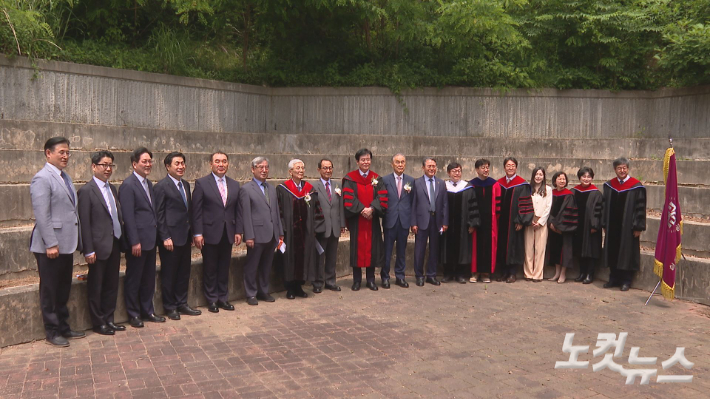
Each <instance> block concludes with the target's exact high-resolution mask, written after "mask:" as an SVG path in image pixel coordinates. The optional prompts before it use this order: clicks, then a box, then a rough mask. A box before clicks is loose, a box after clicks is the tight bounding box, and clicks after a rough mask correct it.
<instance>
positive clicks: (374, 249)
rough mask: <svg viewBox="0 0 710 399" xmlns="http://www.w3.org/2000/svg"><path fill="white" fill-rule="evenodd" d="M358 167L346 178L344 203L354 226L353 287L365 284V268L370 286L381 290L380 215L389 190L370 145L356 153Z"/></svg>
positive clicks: (351, 264) (382, 259) (349, 228)
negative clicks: (377, 275)
mask: <svg viewBox="0 0 710 399" xmlns="http://www.w3.org/2000/svg"><path fill="white" fill-rule="evenodd" d="M355 160H356V161H357V166H358V169H357V170H354V171H352V172H350V173H348V174H347V175H345V177H344V178H343V206H344V207H345V220H346V222H347V225H348V230H350V266H351V267H352V268H353V286H352V290H353V291H358V290H359V289H360V285H361V284H362V270H361V269H362V268H365V273H366V276H367V283H366V286H367V288H369V289H371V290H373V291H377V285H375V266H380V267H381V266H382V265H384V262H385V256H384V255H385V252H384V242H383V241H382V230H381V228H380V218H381V217H383V216H384V215H385V211H386V210H387V190H386V189H385V185H384V182H383V181H382V179H381V178H380V176H379V175H378V174H377V173H375V172H373V171H371V170H370V164H371V162H372V152H371V151H370V150H368V149H367V148H363V149H361V150H359V151H358V152H357V153H356V154H355Z"/></svg>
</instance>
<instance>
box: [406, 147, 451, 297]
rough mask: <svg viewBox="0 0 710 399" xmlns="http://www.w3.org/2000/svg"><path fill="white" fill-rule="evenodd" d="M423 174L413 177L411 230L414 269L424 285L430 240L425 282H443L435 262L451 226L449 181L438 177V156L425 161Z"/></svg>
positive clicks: (420, 284)
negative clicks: (444, 234) (414, 178)
mask: <svg viewBox="0 0 710 399" xmlns="http://www.w3.org/2000/svg"><path fill="white" fill-rule="evenodd" d="M422 169H423V170H424V176H422V177H420V178H418V179H416V180H415V181H414V187H413V189H412V193H413V194H414V199H413V200H412V220H411V221H410V223H411V225H412V232H413V233H414V273H415V274H416V276H417V285H418V286H420V287H421V286H423V285H424V254H425V252H426V244H427V240H429V260H428V262H427V267H426V282H427V283H429V284H432V285H440V284H441V283H440V282H439V281H438V280H437V279H436V264H437V262H438V261H439V238H440V235H441V234H443V233H444V232H445V231H446V230H447V229H448V228H449V226H448V225H449V200H448V198H447V196H446V184H445V183H444V181H443V180H441V179H439V178H437V177H436V171H437V167H436V159H434V158H425V159H424V161H422Z"/></svg>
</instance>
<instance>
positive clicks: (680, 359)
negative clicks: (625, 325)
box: [555, 332, 694, 385]
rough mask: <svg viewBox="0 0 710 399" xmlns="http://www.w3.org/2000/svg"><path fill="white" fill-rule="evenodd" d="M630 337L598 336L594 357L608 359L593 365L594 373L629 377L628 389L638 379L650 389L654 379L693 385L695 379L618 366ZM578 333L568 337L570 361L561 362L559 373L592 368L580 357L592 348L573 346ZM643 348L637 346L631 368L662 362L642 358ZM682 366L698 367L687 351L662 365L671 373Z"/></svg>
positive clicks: (565, 347) (564, 346)
mask: <svg viewBox="0 0 710 399" xmlns="http://www.w3.org/2000/svg"><path fill="white" fill-rule="evenodd" d="M628 336H629V333H626V332H622V333H619V338H618V339H617V338H616V334H614V333H599V334H598V335H597V348H596V349H594V351H593V352H592V355H593V357H597V356H601V355H604V358H603V359H602V360H601V361H599V362H598V363H595V364H593V365H592V371H594V372H597V371H601V370H604V369H606V368H608V369H609V370H611V371H614V372H617V373H619V374H621V375H622V376H624V377H626V385H633V383H634V381H635V380H636V377H639V378H641V385H646V384H648V383H649V381H650V380H651V377H653V376H656V382H692V381H693V375H692V374H691V375H657V374H658V369H655V368H654V369H631V368H628V369H627V368H624V366H622V365H620V364H618V363H616V362H614V358H618V357H621V354H622V353H623V352H624V345H625V344H626V338H627V337H628ZM573 340H574V333H567V334H565V341H564V343H563V344H562V352H564V353H569V360H567V361H557V362H556V363H555V368H556V369H586V368H588V367H589V361H580V360H579V355H580V354H583V353H587V352H589V345H573V344H572V341H573ZM612 347H613V348H614V353H606V352H607V351H609V349H611V348H612ZM640 349H641V348H639V347H637V346H634V347H632V348H631V352H630V353H629V364H632V365H635V366H637V365H653V364H656V361H657V360H658V358H657V357H640V356H639V351H640ZM678 363H680V365H681V366H683V367H684V368H685V369H688V370H690V369H692V368H693V365H694V363H692V362H690V361H688V359H686V358H685V348H681V347H677V348H676V350H675V353H674V354H673V356H671V358H670V359H668V360H666V361H663V362H661V366H663V370H668V369H669V368H671V367H673V366H674V365H676V364H678Z"/></svg>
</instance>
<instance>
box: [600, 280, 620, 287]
mask: <svg viewBox="0 0 710 399" xmlns="http://www.w3.org/2000/svg"><path fill="white" fill-rule="evenodd" d="M620 285H621V284H619V283H617V282H613V281H609V282H606V283H604V285H603V286H602V287H604V288H613V287H619V286H620Z"/></svg>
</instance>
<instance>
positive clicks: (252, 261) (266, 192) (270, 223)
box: [237, 157, 284, 305]
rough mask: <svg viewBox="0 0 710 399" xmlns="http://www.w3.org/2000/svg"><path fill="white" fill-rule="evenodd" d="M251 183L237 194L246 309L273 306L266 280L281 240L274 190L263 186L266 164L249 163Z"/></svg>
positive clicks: (264, 161) (262, 160)
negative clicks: (263, 304) (243, 248)
mask: <svg viewBox="0 0 710 399" xmlns="http://www.w3.org/2000/svg"><path fill="white" fill-rule="evenodd" d="M251 172H252V174H253V175H254V179H252V181H250V182H248V183H245V184H244V186H243V187H242V189H241V190H239V211H238V212H239V214H240V215H241V218H240V220H241V223H240V224H239V225H237V232H238V233H240V234H241V233H243V234H244V243H245V244H246V245H247V258H246V262H245V264H244V291H245V292H246V296H247V303H248V304H249V305H258V304H259V301H258V300H262V301H266V302H274V301H275V299H274V297H272V296H271V295H269V277H270V274H271V263H272V262H273V260H274V250H275V249H276V248H278V247H280V246H281V244H282V243H283V239H284V233H283V227H282V226H281V216H280V215H279V204H278V200H277V198H276V189H275V188H274V186H272V185H270V184H269V183H267V182H266V179H267V178H268V177H269V160H268V159H266V158H264V157H256V158H254V159H253V160H252V161H251Z"/></svg>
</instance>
